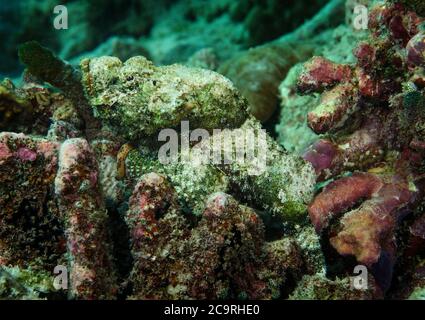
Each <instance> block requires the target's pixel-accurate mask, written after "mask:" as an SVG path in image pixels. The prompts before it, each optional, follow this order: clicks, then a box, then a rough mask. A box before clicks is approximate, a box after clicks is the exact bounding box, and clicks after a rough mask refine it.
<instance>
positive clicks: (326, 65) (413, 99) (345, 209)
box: [298, 3, 425, 291]
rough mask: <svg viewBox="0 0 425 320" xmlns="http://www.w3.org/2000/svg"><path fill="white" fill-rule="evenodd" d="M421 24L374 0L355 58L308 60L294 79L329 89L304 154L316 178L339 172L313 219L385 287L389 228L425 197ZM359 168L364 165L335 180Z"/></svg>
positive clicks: (302, 87) (392, 241) (313, 208)
mask: <svg viewBox="0 0 425 320" xmlns="http://www.w3.org/2000/svg"><path fill="white" fill-rule="evenodd" d="M422 21H423V19H422V18H420V17H418V16H417V15H416V13H414V12H412V11H409V10H406V9H405V8H404V7H403V6H402V5H400V4H388V3H387V4H385V5H384V6H377V7H375V8H373V9H372V11H371V14H370V24H369V27H370V28H371V35H370V37H369V39H368V40H367V41H364V42H362V43H360V44H359V46H358V47H357V48H356V49H355V50H354V54H355V56H356V57H357V64H356V65H354V66H346V65H337V64H334V63H332V62H330V61H327V60H326V59H321V58H317V57H314V58H313V59H312V60H311V61H310V62H308V63H306V64H305V66H304V72H303V73H302V75H301V77H300V79H299V82H298V91H299V92H301V93H310V92H312V91H314V92H319V93H321V92H322V91H323V90H324V91H325V92H324V93H323V94H322V100H321V103H320V105H319V106H317V108H316V109H315V110H313V111H312V112H311V113H310V114H309V116H308V124H309V126H310V127H311V128H312V129H313V130H314V131H315V132H316V133H321V134H323V133H328V135H327V137H324V138H322V139H321V140H319V141H317V142H316V143H315V144H313V145H312V146H311V147H310V148H309V149H308V150H307V151H306V153H305V154H304V158H305V159H306V160H308V161H310V162H311V163H312V164H313V166H314V167H315V169H316V173H317V175H318V179H319V180H325V179H329V178H336V179H337V180H336V181H334V182H332V183H331V184H329V185H328V186H327V187H325V188H324V190H323V191H322V192H321V193H319V194H318V195H317V196H316V198H315V199H314V200H313V202H312V203H311V204H310V206H309V214H310V218H311V221H312V223H313V224H314V226H315V228H316V231H317V232H322V233H323V231H324V230H325V229H326V230H327V233H325V234H322V236H323V237H328V238H329V242H330V244H331V245H332V246H333V247H334V248H335V249H336V251H337V252H338V253H339V254H340V255H342V256H354V257H355V258H356V260H357V262H358V263H362V264H364V265H366V266H368V267H369V268H370V270H371V271H372V272H374V275H375V278H376V279H377V281H378V282H379V284H380V286H381V288H382V289H383V290H384V291H385V290H386V289H387V288H388V287H389V285H390V282H391V275H392V270H393V266H394V264H395V260H396V256H397V255H396V250H397V248H398V247H399V244H398V243H397V241H396V238H395V232H396V231H397V230H398V229H399V228H400V222H401V221H403V219H404V218H405V216H407V215H408V214H411V213H412V212H414V211H416V210H417V209H418V207H419V205H420V203H421V201H422V199H423V197H424V194H423V192H422V189H423V186H422V182H421V181H422V180H423V173H424V172H423V170H424V166H423V163H424V160H423V154H422V155H421V153H423V150H424V146H423V142H422V141H425V136H424V131H423V128H424V127H425V120H424V117H423V116H422V114H423V112H422V111H423V106H424V103H423V101H424V98H423V97H424V95H423V92H422V91H421V89H422V88H423V86H422V84H423V83H424V81H422V80H423V76H422V75H423V72H422V71H421V69H420V68H418V67H420V66H423V61H424V60H423V59H424V54H423V53H424V50H425V49H424V48H425V47H424V46H423V41H422V40H423V34H422V33H418V32H419V29H420V28H419V24H420V23H421V22H422ZM337 70H338V71H337ZM349 70H350V72H349ZM351 70H354V71H351ZM413 83H414V84H413ZM408 88H410V89H408ZM329 133H332V135H330V134H329ZM356 170H365V171H366V170H368V171H370V172H368V173H360V172H357V173H354V174H353V175H352V176H349V177H344V178H338V176H339V175H340V174H342V173H344V172H347V171H348V172H353V171H354V172H355V171H356ZM350 210H351V211H350ZM339 216H342V218H339ZM418 223H419V222H418ZM328 227H329V228H328ZM421 230H422V229H421V228H420V227H418V225H414V226H413V227H412V228H411V231H414V232H416V233H417V234H420V233H421V232H420V231H421Z"/></svg>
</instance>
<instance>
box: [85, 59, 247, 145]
mask: <svg viewBox="0 0 425 320" xmlns="http://www.w3.org/2000/svg"><path fill="white" fill-rule="evenodd" d="M81 68H82V71H83V84H84V89H85V92H86V94H87V97H88V98H89V100H90V103H91V105H92V106H93V108H94V111H95V114H96V116H97V117H98V118H100V119H101V120H102V121H104V122H108V123H109V124H111V126H112V127H113V128H114V129H115V130H116V131H117V132H118V133H119V134H121V135H123V136H125V137H126V138H127V139H129V140H135V141H139V140H140V138H144V137H145V136H146V135H153V134H157V133H158V131H159V130H160V129H162V128H174V127H178V126H179V125H180V122H181V121H182V120H188V121H190V124H191V126H192V127H193V128H204V129H207V130H212V129H214V128H223V127H228V128H234V127H239V126H240V125H241V124H242V123H243V122H244V120H245V119H246V117H247V115H248V113H247V110H246V109H247V104H246V100H245V99H244V98H242V97H241V96H240V95H239V93H238V91H237V90H236V88H235V87H234V86H233V84H232V83H231V82H230V81H229V80H228V79H226V78H224V77H223V76H221V75H219V74H217V73H215V72H213V71H208V70H203V69H197V68H188V67H185V66H182V65H171V66H163V67H156V66H154V65H153V63H152V62H150V61H149V60H147V59H146V58H144V57H141V56H140V57H133V58H130V59H129V60H127V61H126V62H124V63H123V62H121V61H120V60H119V59H118V58H114V57H100V58H94V59H90V60H83V61H82V62H81Z"/></svg>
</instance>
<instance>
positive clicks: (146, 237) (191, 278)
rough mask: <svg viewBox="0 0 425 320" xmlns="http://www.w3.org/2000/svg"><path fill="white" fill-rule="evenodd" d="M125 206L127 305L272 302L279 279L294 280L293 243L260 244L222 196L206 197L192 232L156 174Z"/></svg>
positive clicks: (298, 263) (237, 208)
mask: <svg viewBox="0 0 425 320" xmlns="http://www.w3.org/2000/svg"><path fill="white" fill-rule="evenodd" d="M129 206H130V208H129V211H128V212H127V216H126V219H127V221H128V223H129V226H130V233H131V235H132V253H133V256H134V259H135V264H134V267H133V271H132V275H131V278H130V281H131V282H132V283H133V291H134V293H133V296H132V297H133V298H138V299H147V298H148V299H164V298H166V299H187V298H197V299H218V298H221V299H223V298H244V299H246V298H248V299H266V298H269V299H270V298H278V297H279V296H280V288H282V287H284V286H285V282H286V279H287V278H288V277H289V276H292V277H294V278H297V277H298V276H299V274H300V269H301V268H302V264H303V261H302V260H301V257H300V255H299V249H298V247H297V245H296V244H295V242H294V241H293V240H290V239H281V240H278V241H275V242H270V243H267V242H265V240H264V227H263V225H262V222H261V219H260V218H259V217H258V216H257V214H256V213H255V212H254V211H253V210H252V209H250V208H248V207H244V206H241V205H239V204H238V203H237V201H235V200H234V199H233V198H232V197H230V196H228V195H226V194H224V193H216V194H213V195H211V196H210V197H209V199H208V201H207V202H206V205H205V209H204V212H203V214H202V219H201V220H200V221H199V222H198V224H197V226H195V227H194V228H192V229H189V228H188V223H187V222H186V221H185V220H186V219H185V217H184V216H183V215H182V214H181V213H180V212H179V211H180V209H179V206H178V202H177V197H176V194H175V191H174V190H173V189H172V187H171V186H170V184H169V183H168V182H167V181H166V179H165V177H163V176H160V175H158V174H155V173H149V174H146V175H144V176H142V177H141V179H140V181H139V182H138V184H137V185H136V188H135V190H134V192H133V195H132V197H131V198H130V204H129ZM297 275H298V276H297Z"/></svg>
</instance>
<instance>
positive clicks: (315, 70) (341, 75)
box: [297, 57, 352, 93]
mask: <svg viewBox="0 0 425 320" xmlns="http://www.w3.org/2000/svg"><path fill="white" fill-rule="evenodd" d="M351 78H352V71H351V68H350V66H348V65H340V64H337V63H333V62H332V61H330V60H328V59H325V58H323V57H313V58H312V59H311V60H310V61H309V62H307V63H306V64H305V65H304V72H303V73H302V74H301V76H300V78H299V80H298V84H297V88H298V91H299V92H301V93H310V92H322V91H323V90H325V89H329V88H332V87H333V86H335V85H336V84H338V83H344V82H348V81H350V80H351Z"/></svg>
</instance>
